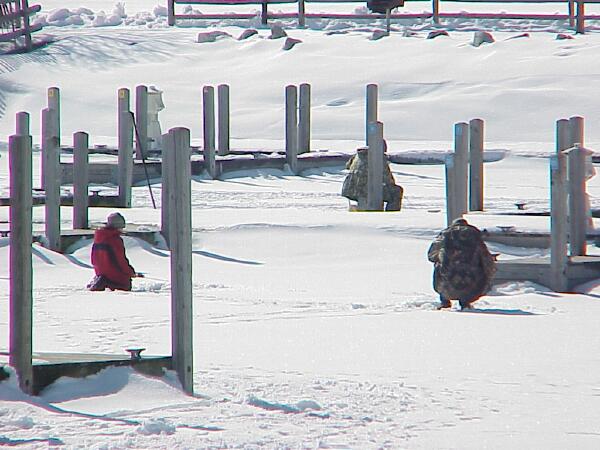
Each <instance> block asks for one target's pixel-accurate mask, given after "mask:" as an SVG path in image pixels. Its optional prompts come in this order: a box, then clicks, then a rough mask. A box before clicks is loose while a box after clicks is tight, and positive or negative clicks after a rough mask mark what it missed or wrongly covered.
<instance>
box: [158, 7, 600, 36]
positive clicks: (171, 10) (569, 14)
mask: <svg viewBox="0 0 600 450" xmlns="http://www.w3.org/2000/svg"><path fill="white" fill-rule="evenodd" d="M409 1H421V2H431V8H430V11H425V12H420V13H402V12H395V13H392V14H391V15H390V18H391V19H394V20H402V19H431V20H432V22H433V23H439V21H440V19H445V18H446V19H454V18H470V19H531V20H565V21H566V20H568V21H569V25H570V26H572V27H575V26H576V30H577V32H578V33H583V32H584V29H585V20H590V19H591V20H597V19H600V15H598V14H595V15H586V14H585V4H586V3H600V0H409ZM310 3H312V4H327V3H329V4H342V3H363V4H365V5H366V1H364V2H360V1H357V0H168V20H169V25H175V23H176V21H177V20H178V19H252V18H254V17H256V15H257V14H256V13H253V12H250V13H233V12H230V13H207V14H176V12H175V7H176V5H213V6H241V5H260V6H261V12H260V18H261V22H262V24H263V25H266V24H267V22H268V20H269V19H297V20H298V26H299V27H304V26H306V19H383V18H385V17H386V16H385V14H378V13H328V12H318V13H311V12H307V10H306V5H307V4H310ZM440 3H480V4H489V3H492V4H493V3H522V4H539V3H557V4H563V5H565V8H566V10H567V11H566V13H565V14H547V13H546V14H519V13H468V12H458V13H444V12H441V11H440ZM277 4H297V5H298V10H297V11H295V12H269V10H268V6H269V5H277Z"/></svg>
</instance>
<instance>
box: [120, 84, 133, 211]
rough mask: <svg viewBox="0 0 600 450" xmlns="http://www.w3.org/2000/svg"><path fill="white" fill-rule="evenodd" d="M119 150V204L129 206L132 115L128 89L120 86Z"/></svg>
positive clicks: (131, 169)
mask: <svg viewBox="0 0 600 450" xmlns="http://www.w3.org/2000/svg"><path fill="white" fill-rule="evenodd" d="M117 102H118V104H117V123H118V133H119V134H118V147H119V149H118V151H119V178H118V185H119V206H121V207H122V208H131V185H132V180H133V117H132V114H131V110H130V95H129V89H127V88H121V89H119V92H118V100H117Z"/></svg>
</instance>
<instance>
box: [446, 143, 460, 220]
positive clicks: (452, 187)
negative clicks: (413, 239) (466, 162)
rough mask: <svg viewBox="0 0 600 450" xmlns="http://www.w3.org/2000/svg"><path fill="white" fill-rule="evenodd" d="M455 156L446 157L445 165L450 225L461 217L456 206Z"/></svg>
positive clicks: (451, 154) (447, 217)
mask: <svg viewBox="0 0 600 450" xmlns="http://www.w3.org/2000/svg"><path fill="white" fill-rule="evenodd" d="M455 156H456V155H455V154H454V153H450V154H448V155H446V161H445V165H444V169H445V174H446V224H447V225H450V224H451V223H452V221H454V219H457V218H458V217H460V214H459V213H458V208H457V205H456V170H455Z"/></svg>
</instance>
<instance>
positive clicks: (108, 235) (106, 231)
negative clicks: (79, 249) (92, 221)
mask: <svg viewBox="0 0 600 450" xmlns="http://www.w3.org/2000/svg"><path fill="white" fill-rule="evenodd" d="M117 236H121V231H120V230H118V229H116V228H100V229H99V230H96V232H95V233H94V242H95V243H101V242H106V241H110V240H111V239H114V238H115V237H117Z"/></svg>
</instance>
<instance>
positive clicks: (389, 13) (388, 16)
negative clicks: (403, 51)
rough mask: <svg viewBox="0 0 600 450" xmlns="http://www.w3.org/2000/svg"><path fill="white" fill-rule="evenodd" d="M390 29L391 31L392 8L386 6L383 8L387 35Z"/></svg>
mask: <svg viewBox="0 0 600 450" xmlns="http://www.w3.org/2000/svg"><path fill="white" fill-rule="evenodd" d="M390 31H392V10H391V8H386V10H385V32H386V33H387V35H388V36H389V35H390Z"/></svg>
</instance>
